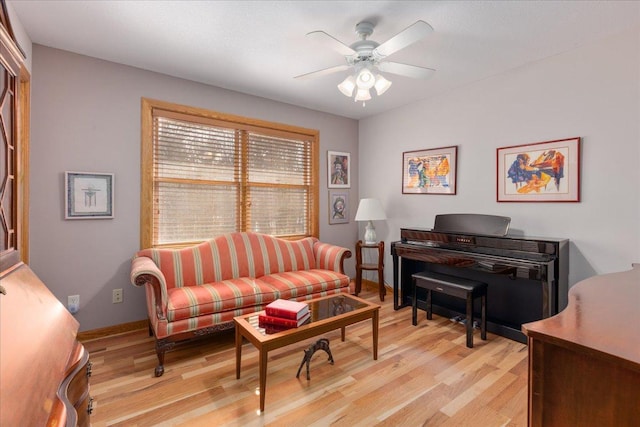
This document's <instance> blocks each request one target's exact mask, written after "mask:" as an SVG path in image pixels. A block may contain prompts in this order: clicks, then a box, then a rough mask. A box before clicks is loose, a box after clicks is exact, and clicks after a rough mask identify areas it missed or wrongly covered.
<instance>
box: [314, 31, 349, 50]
mask: <svg viewBox="0 0 640 427" xmlns="http://www.w3.org/2000/svg"><path fill="white" fill-rule="evenodd" d="M307 37H310V38H312V39H313V40H316V41H317V42H318V43H321V44H323V45H325V46H326V47H328V48H329V49H333V50H335V51H336V52H338V53H339V54H341V55H344V56H350V55H354V54H355V53H356V51H355V50H353V49H351V48H350V47H349V46H347V45H346V44H344V43H342V42H341V41H340V40H338V39H336V38H335V37H333V36H330V35H329V34H327V33H325V32H324V31H312V32H310V33H307Z"/></svg>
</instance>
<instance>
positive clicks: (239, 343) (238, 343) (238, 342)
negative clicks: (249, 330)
mask: <svg viewBox="0 0 640 427" xmlns="http://www.w3.org/2000/svg"><path fill="white" fill-rule="evenodd" d="M241 358H242V334H241V333H240V327H239V326H238V325H236V379H240V359H241Z"/></svg>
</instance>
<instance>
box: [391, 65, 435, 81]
mask: <svg viewBox="0 0 640 427" xmlns="http://www.w3.org/2000/svg"><path fill="white" fill-rule="evenodd" d="M378 68H379V69H380V71H384V72H387V73H391V74H398V75H401V76H406V77H412V78H414V79H428V78H429V77H431V76H432V75H433V73H435V72H436V70H434V69H433V68H425V67H418V66H417V65H407V64H401V63H399V62H389V61H385V62H381V63H379V64H378Z"/></svg>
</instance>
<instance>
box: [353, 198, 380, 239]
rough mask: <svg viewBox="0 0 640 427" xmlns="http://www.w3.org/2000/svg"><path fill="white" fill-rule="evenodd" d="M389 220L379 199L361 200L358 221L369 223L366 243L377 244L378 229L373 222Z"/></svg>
mask: <svg viewBox="0 0 640 427" xmlns="http://www.w3.org/2000/svg"><path fill="white" fill-rule="evenodd" d="M384 219H387V216H386V215H385V213H384V209H382V205H381V204H380V200H378V199H360V204H359V205H358V211H357V212H356V218H355V220H356V221H368V222H367V226H366V229H365V232H364V242H365V243H367V244H371V243H376V229H375V227H374V226H373V221H378V220H384Z"/></svg>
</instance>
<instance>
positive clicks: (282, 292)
mask: <svg viewBox="0 0 640 427" xmlns="http://www.w3.org/2000/svg"><path fill="white" fill-rule="evenodd" d="M260 280H261V281H262V282H264V283H265V284H267V285H270V286H271V287H272V288H273V289H274V290H275V291H276V295H277V298H282V299H297V298H300V297H304V296H309V297H312V296H314V295H316V296H317V295H318V294H319V293H320V292H327V291H329V293H332V292H330V291H333V290H336V289H340V288H344V287H348V286H349V276H346V275H344V274H341V273H338V272H336V271H331V270H318V269H311V270H304V271H295V272H284V273H274V274H270V275H268V276H263V277H260Z"/></svg>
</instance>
